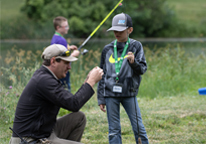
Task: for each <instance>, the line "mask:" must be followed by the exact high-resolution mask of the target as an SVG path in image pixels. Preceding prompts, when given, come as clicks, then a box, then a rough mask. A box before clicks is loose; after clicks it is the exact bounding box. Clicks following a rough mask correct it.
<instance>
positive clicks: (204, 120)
mask: <svg viewBox="0 0 206 144" xmlns="http://www.w3.org/2000/svg"><path fill="white" fill-rule="evenodd" d="M6 91H7V90H6ZM9 91H10V93H12V92H15V91H16V89H15V88H14V89H10V90H9ZM3 92H4V90H3ZM7 96H8V97H7V100H12V101H13V102H12V103H13V106H10V109H9V107H6V109H5V110H4V109H2V108H1V122H0V127H1V129H0V143H1V144H6V143H8V141H9V138H10V136H11V131H10V130H9V129H8V128H9V127H12V120H13V114H14V109H15V106H16V103H15V102H14V101H17V100H18V97H16V96H15V97H14V95H7ZM205 101H206V97H205V96H199V95H194V96H185V95H177V96H171V97H168V96H166V97H157V98H154V99H150V98H138V103H139V106H140V109H141V114H142V119H143V123H144V125H145V127H146V131H147V135H148V138H149V141H150V143H151V144H166V143H168V144H176V143H187V144H190V143H194V144H203V143H206V140H205V135H206V114H205V111H206V107H205ZM10 103H11V102H10ZM2 111H5V113H7V112H8V113H9V112H10V113H9V115H12V118H11V119H9V117H7V119H6V118H5V117H4V116H3V115H2ZM81 111H83V112H84V113H85V114H86V117H87V126H86V129H85V131H84V134H83V138H82V142H83V143H85V144H96V143H99V144H107V143H108V138H107V135H108V124H107V117H106V113H103V112H102V111H101V110H100V109H99V107H98V106H97V98H96V95H94V96H93V97H92V98H91V99H90V100H89V102H88V103H87V104H86V105H85V106H84V107H83V108H82V109H81ZM120 113H121V126H122V141H123V143H125V144H135V140H134V136H133V132H132V128H131V125H130V122H129V119H128V117H127V115H126V113H125V111H124V109H123V108H122V107H121V109H120ZM5 115H6V114H5ZM2 117H3V118H2Z"/></svg>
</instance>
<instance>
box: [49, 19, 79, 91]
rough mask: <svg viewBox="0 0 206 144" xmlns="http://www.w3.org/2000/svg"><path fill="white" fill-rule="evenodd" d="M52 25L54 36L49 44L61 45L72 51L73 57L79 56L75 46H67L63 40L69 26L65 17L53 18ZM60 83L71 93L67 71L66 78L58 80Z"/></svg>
mask: <svg viewBox="0 0 206 144" xmlns="http://www.w3.org/2000/svg"><path fill="white" fill-rule="evenodd" d="M53 24H54V29H55V34H54V35H53V37H52V40H51V44H61V45H63V46H65V48H66V49H68V50H70V51H71V50H74V51H73V52H72V54H71V55H72V56H74V57H77V56H78V55H79V51H78V50H77V46H75V45H71V46H69V44H68V43H67V41H66V39H65V38H64V35H65V34H67V33H68V30H69V24H68V21H67V19H66V18H65V17H62V16H58V17H56V18H54V20H53ZM60 81H61V82H62V84H63V85H65V86H66V85H67V87H68V89H69V91H71V86H70V73H69V71H68V72H67V75H66V77H65V78H63V79H60Z"/></svg>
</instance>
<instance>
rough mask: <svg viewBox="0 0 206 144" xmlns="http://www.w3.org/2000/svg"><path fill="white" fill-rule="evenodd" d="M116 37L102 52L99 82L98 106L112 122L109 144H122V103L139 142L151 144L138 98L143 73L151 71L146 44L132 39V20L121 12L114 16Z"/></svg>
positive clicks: (112, 28)
mask: <svg viewBox="0 0 206 144" xmlns="http://www.w3.org/2000/svg"><path fill="white" fill-rule="evenodd" d="M111 30H112V31H114V35H115V37H116V40H115V41H113V42H111V43H110V44H108V45H106V46H105V47H104V49H103V51H102V55H101V63H100V68H102V69H103V71H104V75H103V78H102V79H101V81H100V82H99V84H98V105H99V106H100V109H101V110H102V111H103V112H105V111H106V110H105V106H106V108H107V119H108V124H109V143H110V144H117V143H118V144H121V143H122V140H121V126H120V112H119V109H120V103H121V104H122V105H123V107H124V109H125V110H126V112H127V115H128V116H129V119H130V121H131V125H132V129H133V132H134V135H135V140H136V143H138V138H141V140H140V141H142V144H148V143H149V142H148V138H147V134H146V130H145V127H144V125H143V123H142V118H141V114H140V109H139V106H138V102H137V99H136V95H137V93H138V89H139V85H140V81H141V76H140V75H142V74H144V73H145V72H146V70H147V64H146V60H145V57H144V52H143V47H142V44H141V43H140V42H138V41H136V40H134V39H130V38H129V34H131V33H132V31H133V27H132V19H131V17H130V16H129V15H127V14H124V13H121V14H118V15H116V16H114V18H113V20H112V27H111V28H110V29H108V30H107V31H111Z"/></svg>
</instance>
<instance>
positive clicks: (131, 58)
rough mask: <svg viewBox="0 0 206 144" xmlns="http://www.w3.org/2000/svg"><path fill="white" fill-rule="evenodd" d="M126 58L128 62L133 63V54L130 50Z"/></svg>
mask: <svg viewBox="0 0 206 144" xmlns="http://www.w3.org/2000/svg"><path fill="white" fill-rule="evenodd" d="M127 55H128V56H127V59H128V60H129V63H131V64H133V63H134V54H133V53H132V52H128V54H127Z"/></svg>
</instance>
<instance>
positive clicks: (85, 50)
mask: <svg viewBox="0 0 206 144" xmlns="http://www.w3.org/2000/svg"><path fill="white" fill-rule="evenodd" d="M122 1H123V0H120V1H119V2H118V3H117V4H116V6H115V7H114V8H113V9H112V10H111V11H110V13H109V14H108V15H107V16H106V17H105V18H104V19H103V20H102V22H101V23H100V24H99V25H98V26H97V27H96V28H95V29H94V31H93V32H92V33H91V34H90V35H89V36H88V37H87V39H86V40H85V41H84V42H83V43H82V44H81V46H80V47H79V48H78V50H79V51H80V50H81V48H82V47H83V46H84V45H85V44H86V43H87V42H88V41H89V39H90V38H91V37H92V36H93V35H94V34H95V33H96V31H97V30H98V29H99V28H100V27H101V25H102V24H103V23H104V22H105V21H106V20H107V19H108V18H109V16H110V15H111V14H112V13H113V12H114V10H115V9H116V8H117V7H118V6H121V2H122ZM87 52H89V51H88V50H87V49H84V50H83V52H82V55H85V54H86V53H87Z"/></svg>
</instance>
